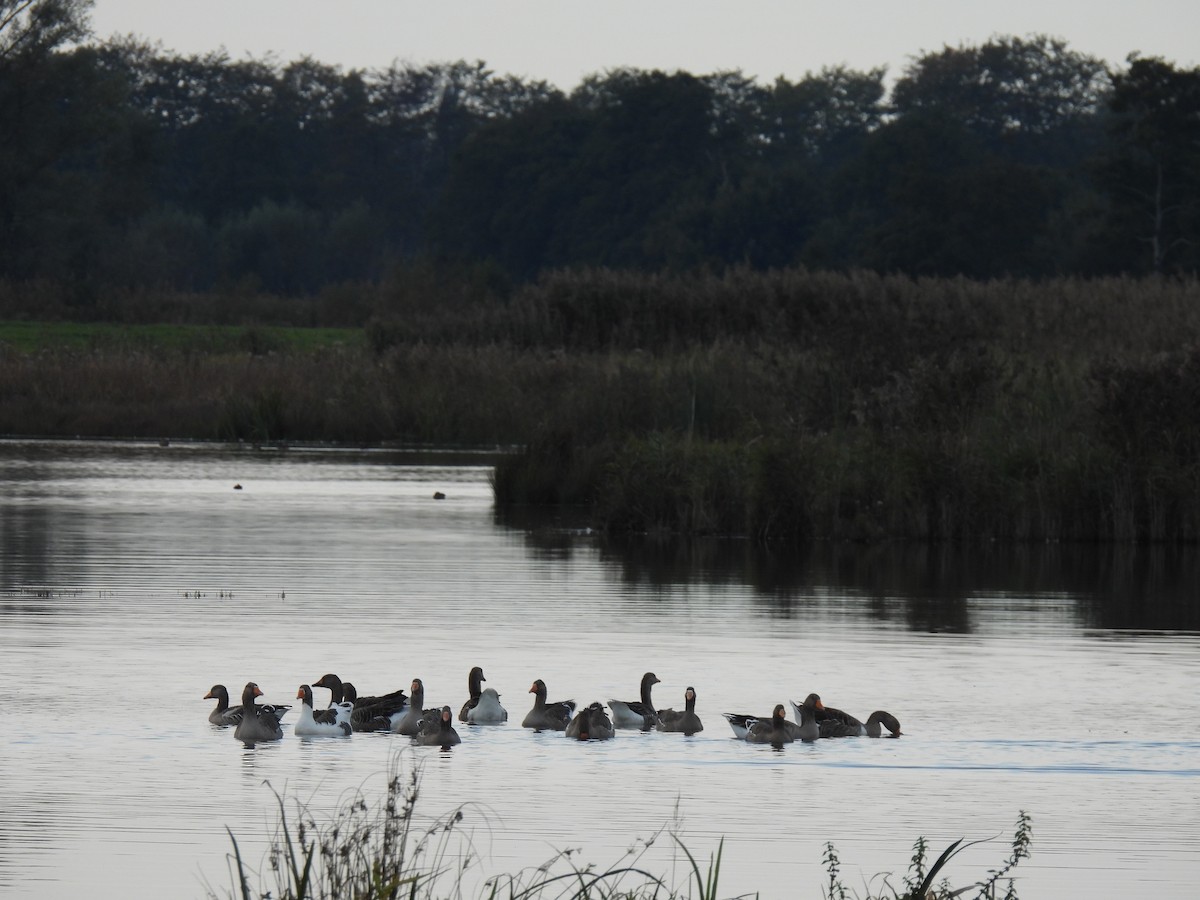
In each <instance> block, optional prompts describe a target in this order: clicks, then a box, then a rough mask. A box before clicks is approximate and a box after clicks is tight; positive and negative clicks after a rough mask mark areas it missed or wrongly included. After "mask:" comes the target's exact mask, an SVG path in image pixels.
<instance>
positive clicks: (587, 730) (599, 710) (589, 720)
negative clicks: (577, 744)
mask: <svg viewBox="0 0 1200 900" xmlns="http://www.w3.org/2000/svg"><path fill="white" fill-rule="evenodd" d="M564 734H565V735H566V737H569V738H574V739H575V740H577V741H607V740H608V739H609V738H611V737H612V736H613V735H614V734H616V729H614V728H613V723H612V722H611V721H610V720H609V718H608V713H606V712H605V711H604V704H603V703H600V702H599V701H596V702H595V703H592V704H590V705H589V706H588V707H587V709H581V710H580V711H579V712H578V713H577V714H576V716H575V718H573V719H572V720H571V723H570V724H569V725H568V726H567V728H566V731H565V732H564Z"/></svg>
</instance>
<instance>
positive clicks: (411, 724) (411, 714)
mask: <svg viewBox="0 0 1200 900" xmlns="http://www.w3.org/2000/svg"><path fill="white" fill-rule="evenodd" d="M409 694H410V695H411V696H410V697H409V700H408V709H407V710H406V711H405V713H404V715H402V716H401V717H400V718H399V719H397V720H396V724H394V725H393V726H392V731H393V732H394V733H395V734H403V735H407V736H408V737H413V736H414V735H416V734H418V733H419V732H420V731H421V720H422V719H424V720H425V721H428V722H436V721H437V718H438V715H439V714H440V713H441V709H440V708H437V707H431V708H429V709H425V708H424V705H425V683H424V682H423V681H421V679H420V678H414V679H413V680H412V685H411V686H410V687H409ZM447 708H449V707H447Z"/></svg>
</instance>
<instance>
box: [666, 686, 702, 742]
mask: <svg viewBox="0 0 1200 900" xmlns="http://www.w3.org/2000/svg"><path fill="white" fill-rule="evenodd" d="M683 703H684V709H683V712H676V711H675V710H673V709H663V710H659V713H658V718H659V724H658V730H659V731H681V732H683V733H684V734H696V733H697V732H699V731H703V730H704V725H703V724H702V723H701V722H700V717H699V716H698V715H696V689H695V688H693V687H689V688H688V689H687V690H686V691H684V692H683Z"/></svg>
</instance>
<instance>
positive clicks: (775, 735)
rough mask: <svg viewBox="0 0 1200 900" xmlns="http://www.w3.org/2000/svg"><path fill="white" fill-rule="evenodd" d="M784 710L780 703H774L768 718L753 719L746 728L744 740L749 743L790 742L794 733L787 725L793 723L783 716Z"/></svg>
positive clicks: (776, 743)
mask: <svg viewBox="0 0 1200 900" xmlns="http://www.w3.org/2000/svg"><path fill="white" fill-rule="evenodd" d="M784 713H785V710H784V708H783V704H782V703H776V704H775V710H774V712H772V713H771V718H769V719H755V720H754V721H752V722H751V723H750V724H749V726H748V727H747V728H746V740H747V741H749V742H750V743H751V744H774V745H776V746H779V745H780V744H790V743H791V742H792V741H794V740H795V739H796V738H795V735H794V734H793V732H792V729H790V728H788V727H787V726H789V725H791V724H793V723H791V722H789V721H788V720H787V719H785V718H784Z"/></svg>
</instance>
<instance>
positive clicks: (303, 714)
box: [292, 684, 354, 737]
mask: <svg viewBox="0 0 1200 900" xmlns="http://www.w3.org/2000/svg"><path fill="white" fill-rule="evenodd" d="M296 697H297V698H298V699H299V700H300V701H301V703H300V718H299V720H298V721H297V722H296V724H295V725H294V726H293V727H292V732H293V733H294V734H297V735H299V736H300V737H349V736H350V734H351V732H352V731H353V728H352V727H351V725H350V716H351V714H352V713H353V711H354V704H353V703H349V702H347V701H345V700H343V701H342V702H341V703H335V704H334V705H333V706H331V707H329V709H321V710H314V709H313V695H312V688H311V687H310V686H309V685H307V684H302V685H300V689H299V690H298V691H296Z"/></svg>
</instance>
